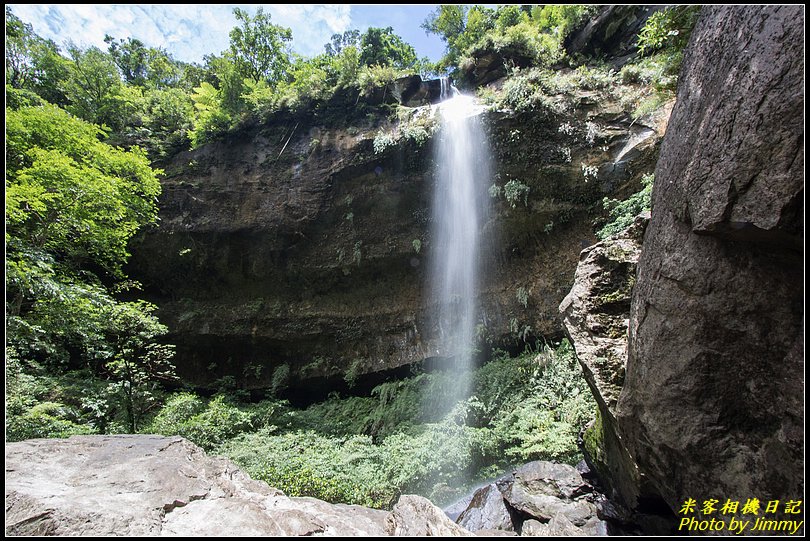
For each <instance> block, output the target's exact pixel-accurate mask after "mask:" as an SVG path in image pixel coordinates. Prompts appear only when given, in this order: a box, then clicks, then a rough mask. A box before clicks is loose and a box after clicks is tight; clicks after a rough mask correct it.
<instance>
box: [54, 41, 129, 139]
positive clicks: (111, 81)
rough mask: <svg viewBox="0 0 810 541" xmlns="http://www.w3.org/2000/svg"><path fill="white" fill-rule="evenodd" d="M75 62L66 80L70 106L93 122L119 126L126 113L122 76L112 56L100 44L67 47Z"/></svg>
mask: <svg viewBox="0 0 810 541" xmlns="http://www.w3.org/2000/svg"><path fill="white" fill-rule="evenodd" d="M68 52H69V53H70V56H71V58H72V59H73V63H72V64H71V66H70V77H69V79H68V82H67V91H66V94H67V97H68V99H69V100H70V105H69V106H68V110H69V111H70V112H72V113H73V114H75V115H76V116H78V117H80V118H82V119H84V120H86V121H88V122H91V123H93V124H99V125H102V124H106V125H107V126H109V127H111V128H113V129H120V128H121V127H122V126H123V124H124V122H125V120H126V117H127V111H126V110H125V107H124V106H125V105H126V102H125V100H123V99H122V96H121V93H122V84H121V76H120V75H119V74H118V67H117V66H116V65H115V62H113V59H112V57H111V56H110V55H109V54H107V53H105V52H103V51H102V50H101V49H99V48H98V47H89V48H87V49H84V50H82V49H80V48H78V47H76V46H75V45H70V46H69V47H68Z"/></svg>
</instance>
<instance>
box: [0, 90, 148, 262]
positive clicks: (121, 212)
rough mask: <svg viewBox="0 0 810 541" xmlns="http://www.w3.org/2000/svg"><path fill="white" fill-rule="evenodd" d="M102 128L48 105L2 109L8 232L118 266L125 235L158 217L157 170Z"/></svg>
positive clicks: (74, 257)
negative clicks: (107, 139) (110, 140)
mask: <svg viewBox="0 0 810 541" xmlns="http://www.w3.org/2000/svg"><path fill="white" fill-rule="evenodd" d="M102 134H103V132H102V131H101V130H100V129H99V128H98V127H96V126H93V125H90V124H87V123H84V122H82V121H80V120H78V119H76V118H73V117H71V116H70V115H68V114H66V113H65V112H64V111H62V110H61V109H59V108H58V107H55V106H51V105H48V106H43V107H25V108H21V109H18V110H16V111H7V115H6V142H7V184H6V223H7V233H8V234H9V235H11V237H13V238H19V239H21V240H22V241H24V242H25V243H26V244H27V245H28V246H30V247H32V248H37V249H42V250H45V251H48V252H51V253H55V254H58V255H59V256H60V258H68V260H71V261H76V262H82V261H93V262H94V263H96V264H98V265H100V266H101V267H102V268H104V269H105V270H107V271H109V272H112V273H118V272H119V271H120V266H121V264H122V263H123V262H124V261H125V260H126V257H127V256H128V253H127V251H126V244H127V241H128V240H129V238H130V237H131V236H132V235H133V234H134V233H135V231H136V230H137V229H138V228H139V227H141V226H143V225H145V224H147V223H152V222H154V220H155V219H156V217H157V207H156V205H155V198H156V197H157V195H158V194H159V193H160V184H159V182H158V180H157V175H158V174H159V171H155V170H152V169H151V168H150V167H149V165H148V162H147V161H146V158H145V156H144V153H143V152H142V151H141V150H140V149H138V148H133V149H132V150H130V151H129V152H125V151H122V150H120V149H115V148H113V147H110V146H108V145H105V144H104V143H101V142H100V141H99V140H98V137H99V136H101V135H102Z"/></svg>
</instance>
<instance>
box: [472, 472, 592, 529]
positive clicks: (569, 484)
mask: <svg viewBox="0 0 810 541" xmlns="http://www.w3.org/2000/svg"><path fill="white" fill-rule="evenodd" d="M593 490H594V489H593V487H592V486H591V485H590V484H589V483H588V482H586V481H585V480H584V479H583V478H582V476H581V475H580V473H579V472H578V471H577V470H576V468H573V467H571V466H568V465H567V464H557V463H554V462H546V461H535V462H530V463H528V464H525V465H523V466H521V467H520V468H518V469H516V470H515V471H514V472H512V474H511V475H508V476H506V477H503V478H501V479H499V480H498V481H496V482H495V483H493V484H490V485H487V486H485V487H483V488H481V489H479V490H478V491H477V492H476V493H475V494H474V495H473V497H472V500H471V501H470V503H469V505H468V507H467V509H466V510H465V511H463V512H462V513H461V515H459V517H458V520H457V522H458V523H459V524H460V525H462V526H464V527H465V528H467V529H468V530H470V531H473V532H476V533H480V532H482V531H487V532H496V531H515V532H520V534H521V535H522V536H535V535H539V536H548V535H607V525H606V524H605V523H604V522H603V521H602V520H600V519H599V518H598V517H597V512H598V510H597V506H596V503H595V502H596V501H597V496H596V495H595V494H594V493H593Z"/></svg>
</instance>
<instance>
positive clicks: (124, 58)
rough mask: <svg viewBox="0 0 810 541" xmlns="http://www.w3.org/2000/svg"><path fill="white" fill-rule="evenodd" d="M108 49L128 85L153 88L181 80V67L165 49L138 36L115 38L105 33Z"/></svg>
mask: <svg viewBox="0 0 810 541" xmlns="http://www.w3.org/2000/svg"><path fill="white" fill-rule="evenodd" d="M104 42H105V43H107V44H108V48H107V51H108V52H109V54H110V56H111V57H112V59H113V61H114V62H115V64H116V66H118V69H119V70H120V72H121V76H122V77H123V78H124V81H126V83H127V84H131V85H136V86H148V87H150V88H158V89H163V88H169V87H173V86H176V85H177V84H178V83H179V81H180V76H181V72H182V68H181V66H180V63H178V62H176V61H175V60H174V59H173V58H172V57H171V56H170V55H169V54H168V53H167V52H166V51H164V50H163V49H158V48H155V47H146V46H145V45H144V44H143V42H142V41H140V40H139V39H135V38H127V39H126V40H123V39H119V40H116V39H115V38H114V37H112V36H110V35H106V36H104Z"/></svg>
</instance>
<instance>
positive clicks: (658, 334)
mask: <svg viewBox="0 0 810 541" xmlns="http://www.w3.org/2000/svg"><path fill="white" fill-rule="evenodd" d="M803 27H804V10H803V8H802V7H793V6H780V7H777V6H767V7H754V6H748V7H745V6H741V7H711V8H705V12H704V13H703V14H702V16H701V19H700V21H699V22H698V25H697V27H696V28H695V31H694V34H693V36H692V41H691V44H690V48H689V51H688V53H687V54H686V60H685V64H684V67H683V70H682V75H681V81H680V83H679V85H678V97H677V102H676V106H675V109H674V110H673V113H672V120H671V121H670V125H669V129H668V131H667V134H666V137H665V139H664V143H663V146H662V149H661V158H660V160H659V162H658V166H657V168H656V172H655V185H654V188H653V214H652V220H651V221H650V225H649V226H648V228H647V233H646V236H645V238H644V248H643V250H642V255H641V258H640V260H639V263H638V281H637V283H636V286H635V288H634V290H633V300H632V309H631V314H630V328H629V348H628V349H629V356H628V362H627V375H626V377H625V383H624V388H623V389H622V393H621V396H620V398H619V402H618V405H617V411H616V417H617V420H618V429H619V432H620V434H621V436H622V439H623V441H624V442H625V443H626V445H627V447H628V450H629V451H630V453H631V455H632V456H633V457H634V458H635V459H636V461H637V463H638V466H639V468H640V470H641V472H642V473H643V474H644V475H645V476H646V477H647V478H648V479H649V481H650V484H651V485H652V486H653V487H655V489H656V490H657V492H658V494H660V496H661V497H663V499H664V500H665V501H666V502H667V504H668V505H669V506H670V508H671V509H673V510H675V511H677V510H678V509H679V506H680V505H682V503H683V502H684V501H685V500H686V499H687V498H695V499H696V500H698V501H703V500H706V499H709V498H716V499H719V500H720V501H721V502H722V501H725V500H726V499H731V500H739V499H742V501H743V502H744V501H746V499H747V498H754V497H755V498H758V499H759V500H761V501H770V500H780V501H782V502H785V501H789V500H801V499H803V498H802V496H801V495H802V494H803V493H804V483H803V476H802V475H801V473H800V472H801V471H803V469H804V443H803V440H804V414H803V409H804V408H803V402H804V400H803V395H804V377H803V374H804V362H803V348H804V329H803V319H804V307H803V304H804V285H803V257H804V254H803V247H802V238H803V231H804V219H803V204H804V203H803V199H804V146H803V139H804V121H803V110H804V48H803V42H804V30H803ZM770 518H774V517H770ZM789 518H795V517H789Z"/></svg>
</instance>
